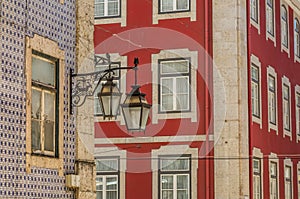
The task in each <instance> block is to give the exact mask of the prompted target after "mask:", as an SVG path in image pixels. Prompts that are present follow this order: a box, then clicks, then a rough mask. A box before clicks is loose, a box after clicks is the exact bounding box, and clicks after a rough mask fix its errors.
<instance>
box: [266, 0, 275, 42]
mask: <svg viewBox="0 0 300 199" xmlns="http://www.w3.org/2000/svg"><path fill="white" fill-rule="evenodd" d="M266 26H267V33H268V34H270V35H271V36H272V37H274V2H273V0H267V5H266Z"/></svg>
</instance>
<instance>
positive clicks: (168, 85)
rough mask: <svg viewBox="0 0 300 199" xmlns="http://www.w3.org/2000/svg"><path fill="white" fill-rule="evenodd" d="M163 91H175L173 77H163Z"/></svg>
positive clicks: (163, 92) (164, 92)
mask: <svg viewBox="0 0 300 199" xmlns="http://www.w3.org/2000/svg"><path fill="white" fill-rule="evenodd" d="M161 92H162V94H166V93H172V92H173V79H171V78H163V79H162V80H161Z"/></svg>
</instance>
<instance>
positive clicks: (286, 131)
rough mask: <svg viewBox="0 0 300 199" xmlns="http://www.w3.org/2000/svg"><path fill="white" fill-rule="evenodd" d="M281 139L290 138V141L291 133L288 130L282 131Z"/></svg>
mask: <svg viewBox="0 0 300 199" xmlns="http://www.w3.org/2000/svg"><path fill="white" fill-rule="evenodd" d="M283 137H290V140H291V141H292V132H291V131H290V130H286V129H284V130H283Z"/></svg>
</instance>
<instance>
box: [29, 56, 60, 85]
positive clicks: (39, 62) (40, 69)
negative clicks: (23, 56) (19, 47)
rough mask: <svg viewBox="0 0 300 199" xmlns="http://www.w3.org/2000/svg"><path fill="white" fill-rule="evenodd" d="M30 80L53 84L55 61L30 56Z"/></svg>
mask: <svg viewBox="0 0 300 199" xmlns="http://www.w3.org/2000/svg"><path fill="white" fill-rule="evenodd" d="M32 80H34V81H38V82H42V83H44V84H47V85H51V86H55V63H54V62H51V61H47V60H46V59H44V58H40V57H32Z"/></svg>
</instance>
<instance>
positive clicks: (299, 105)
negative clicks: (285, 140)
mask: <svg viewBox="0 0 300 199" xmlns="http://www.w3.org/2000/svg"><path fill="white" fill-rule="evenodd" d="M296 120H297V121H296V122H297V123H296V126H297V135H298V136H299V135H300V93H298V92H297V93H296Z"/></svg>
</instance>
